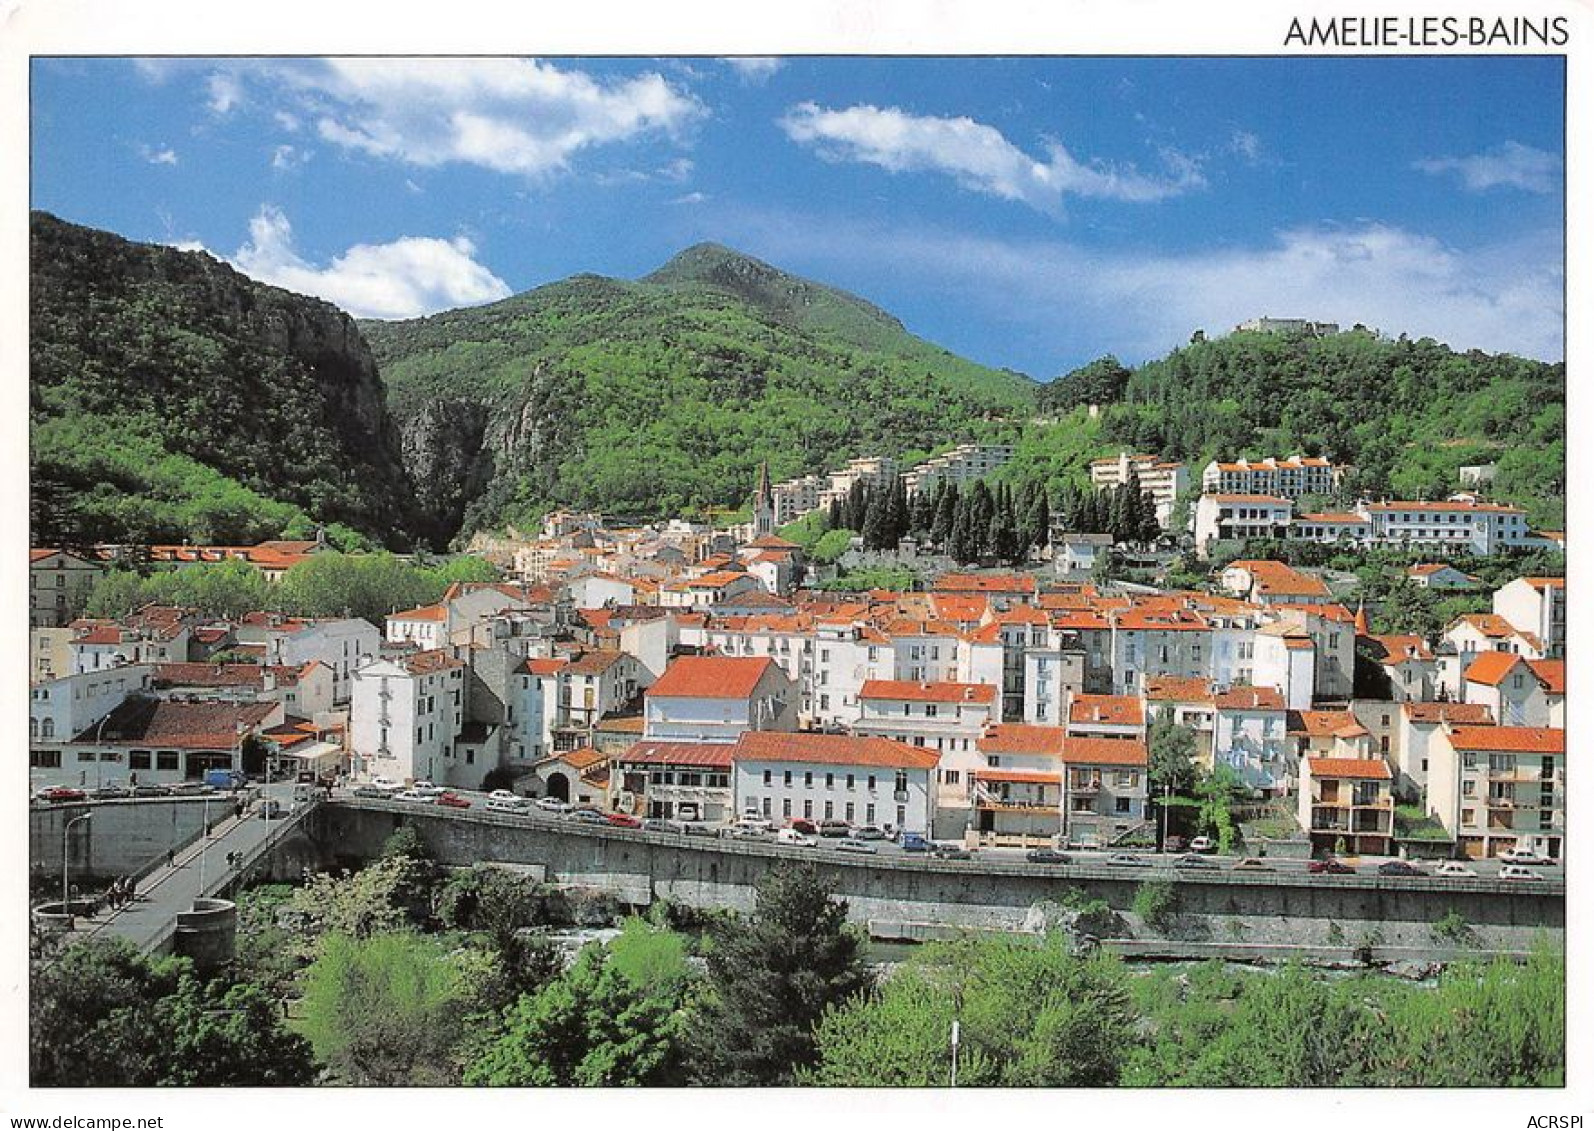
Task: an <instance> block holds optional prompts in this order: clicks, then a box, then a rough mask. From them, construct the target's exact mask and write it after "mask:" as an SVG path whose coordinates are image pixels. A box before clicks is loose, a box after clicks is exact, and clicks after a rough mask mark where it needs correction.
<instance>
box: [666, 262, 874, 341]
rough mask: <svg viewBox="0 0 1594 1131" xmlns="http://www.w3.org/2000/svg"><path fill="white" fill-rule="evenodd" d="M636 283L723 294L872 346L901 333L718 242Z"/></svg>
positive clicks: (867, 311)
mask: <svg viewBox="0 0 1594 1131" xmlns="http://www.w3.org/2000/svg"><path fill="white" fill-rule="evenodd" d="M640 281H641V282H643V283H645V284H650V285H653V286H664V287H705V288H708V289H711V290H716V291H722V292H725V293H727V294H730V295H733V296H735V297H736V298H739V299H741V300H742V301H743V302H746V303H748V304H750V305H752V306H754V307H756V308H758V309H759V310H762V311H763V312H765V313H766V314H768V315H770V316H772V317H775V318H778V319H780V320H781V321H783V322H787V323H790V324H793V325H797V326H803V327H806V328H809V329H826V330H829V331H832V332H836V333H839V334H841V335H842V336H843V337H845V338H847V339H849V340H851V341H854V342H857V343H859V344H864V343H868V342H872V341H873V340H874V337H875V335H877V334H878V333H879V332H880V331H881V330H889V331H892V332H902V331H903V325H902V323H901V322H899V321H898V320H897V319H896V318H894V317H892V316H891V315H890V314H887V313H886V312H885V311H884V310H881V309H880V308H879V307H878V306H875V305H874V304H873V303H871V302H868V301H866V300H864V299H861V298H859V297H858V296H857V295H854V294H849V293H847V292H846V291H843V290H838V289H837V288H835V287H830V286H826V285H825V284H823V283H816V282H814V281H813V280H811V279H804V278H802V277H801V276H798V275H792V274H789V273H788V272H785V271H782V270H781V269H780V268H778V267H775V266H772V265H770V264H768V263H765V262H764V261H763V260H762V259H755V258H753V257H752V256H751V255H748V254H746V253H745V252H740V251H737V250H736V249H735V248H731V247H726V246H725V245H724V244H720V243H713V242H703V243H696V244H693V245H692V246H691V247H689V248H687V249H685V250H684V251H682V252H680V253H678V254H677V255H675V256H674V257H673V258H672V259H671V260H670V261H669V262H668V263H666V264H665V265H664V266H662V267H660V268H659V269H658V270H657V271H654V272H653V273H652V274H651V275H644V276H643V277H642V279H641V280H640Z"/></svg>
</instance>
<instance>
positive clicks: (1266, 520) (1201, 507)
mask: <svg viewBox="0 0 1594 1131" xmlns="http://www.w3.org/2000/svg"><path fill="white" fill-rule="evenodd" d="M1294 513H1295V506H1294V504H1293V503H1291V502H1290V500H1288V499H1285V498H1282V497H1280V496H1278V495H1256V494H1221V495H1202V496H1201V497H1200V498H1199V499H1197V500H1196V505H1195V544H1196V556H1198V557H1201V558H1205V557H1206V556H1207V555H1208V554H1210V553H1211V552H1212V546H1213V543H1215V542H1229V541H1243V540H1244V539H1246V538H1283V537H1285V536H1286V534H1287V533H1288V531H1289V528H1290V520H1291V518H1292V516H1293V515H1294Z"/></svg>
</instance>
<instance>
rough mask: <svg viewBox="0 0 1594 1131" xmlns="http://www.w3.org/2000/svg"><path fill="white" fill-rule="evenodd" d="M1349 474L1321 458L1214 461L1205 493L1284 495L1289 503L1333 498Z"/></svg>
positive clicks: (1204, 477)
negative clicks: (1317, 497)
mask: <svg viewBox="0 0 1594 1131" xmlns="http://www.w3.org/2000/svg"><path fill="white" fill-rule="evenodd" d="M1349 471H1350V468H1348V467H1345V466H1344V465H1342V464H1335V463H1330V462H1329V461H1328V460H1326V459H1324V458H1322V457H1321V456H1300V455H1295V456H1290V457H1289V458H1288V459H1275V458H1274V457H1273V456H1268V457H1267V458H1265V459H1259V460H1247V459H1241V460H1235V461H1234V462H1232V463H1224V462H1221V461H1219V460H1213V461H1212V462H1211V463H1209V464H1207V465H1206V467H1205V468H1203V469H1202V471H1201V490H1202V491H1204V492H1207V493H1209V494H1214V495H1219V494H1230V495H1281V496H1283V497H1284V498H1286V499H1299V498H1300V497H1301V496H1302V495H1332V494H1334V493H1335V492H1336V491H1338V490H1339V486H1340V483H1341V482H1342V481H1343V480H1344V478H1345V475H1346V474H1347V473H1348V472H1349Z"/></svg>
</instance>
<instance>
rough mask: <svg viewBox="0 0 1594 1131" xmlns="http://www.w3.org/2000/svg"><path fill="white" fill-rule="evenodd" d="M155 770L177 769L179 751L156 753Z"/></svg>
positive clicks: (160, 751)
mask: <svg viewBox="0 0 1594 1131" xmlns="http://www.w3.org/2000/svg"><path fill="white" fill-rule="evenodd" d="M155 768H156V769H157V770H175V769H177V751H175V750H159V751H156V753H155Z"/></svg>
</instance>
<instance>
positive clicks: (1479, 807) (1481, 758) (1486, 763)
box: [1428, 724, 1566, 859]
mask: <svg viewBox="0 0 1594 1131" xmlns="http://www.w3.org/2000/svg"><path fill="white" fill-rule="evenodd" d="M1428 809H1429V812H1431V813H1432V814H1433V816H1434V817H1435V818H1437V819H1438V821H1439V823H1440V824H1442V825H1444V827H1445V829H1446V830H1447V831H1448V832H1449V833H1450V834H1451V835H1452V836H1454V837H1455V838H1456V845H1457V847H1458V848H1460V849H1461V851H1462V852H1464V853H1466V854H1467V855H1468V856H1471V857H1475V858H1478V859H1485V858H1488V857H1491V856H1498V855H1500V853H1502V852H1504V851H1505V850H1506V849H1508V848H1528V849H1532V850H1534V851H1537V852H1540V853H1542V854H1543V855H1545V856H1549V857H1552V858H1556V859H1559V858H1560V857H1561V856H1562V855H1563V853H1564V852H1565V842H1566V732H1565V731H1564V730H1555V729H1552V728H1550V727H1510V726H1450V725H1448V724H1447V725H1445V726H1442V727H1441V728H1440V729H1439V732H1438V733H1436V734H1435V735H1434V736H1433V737H1432V739H1431V740H1430V741H1429V744H1428Z"/></svg>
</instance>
